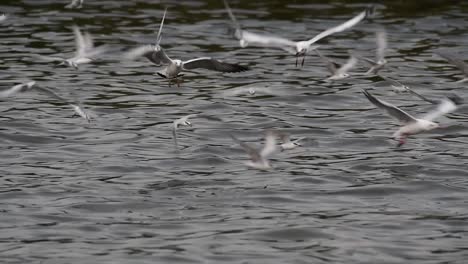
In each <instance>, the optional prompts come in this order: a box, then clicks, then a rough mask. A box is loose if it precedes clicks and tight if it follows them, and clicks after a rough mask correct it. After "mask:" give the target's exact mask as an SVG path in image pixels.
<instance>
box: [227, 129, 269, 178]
mask: <svg viewBox="0 0 468 264" xmlns="http://www.w3.org/2000/svg"><path fill="white" fill-rule="evenodd" d="M230 136H231V138H232V139H233V140H234V141H235V142H237V143H238V144H239V145H240V146H241V147H242V148H243V149H244V150H245V152H247V154H248V155H249V156H250V160H249V161H247V162H245V165H247V166H248V167H251V168H254V169H258V170H268V169H271V168H272V167H271V164H270V161H269V160H268V157H269V156H271V154H273V153H274V152H275V151H276V135H275V133H274V132H273V131H267V132H266V135H265V145H264V146H263V148H262V149H256V148H254V147H252V146H250V145H249V144H247V143H245V142H243V141H241V140H239V139H238V138H236V137H235V136H233V135H230Z"/></svg>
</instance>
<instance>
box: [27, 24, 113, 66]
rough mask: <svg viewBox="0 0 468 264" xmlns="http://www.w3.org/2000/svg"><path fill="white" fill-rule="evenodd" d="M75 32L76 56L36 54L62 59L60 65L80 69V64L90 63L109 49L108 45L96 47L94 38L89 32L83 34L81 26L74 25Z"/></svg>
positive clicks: (51, 58)
mask: <svg viewBox="0 0 468 264" xmlns="http://www.w3.org/2000/svg"><path fill="white" fill-rule="evenodd" d="M73 33H74V34H75V42H76V52H75V56H74V57H72V58H69V59H64V58H61V57H52V56H43V55H34V56H36V57H38V58H40V59H42V60H45V61H60V62H61V63H60V65H67V66H70V67H73V68H75V69H78V66H79V65H80V64H85V63H90V62H92V61H93V60H94V58H95V57H96V56H98V55H100V54H102V53H104V52H106V51H107V47H106V46H99V47H94V44H93V39H92V37H91V35H90V34H89V33H87V32H86V33H85V34H84V35H83V34H81V31H80V28H79V27H77V26H73Z"/></svg>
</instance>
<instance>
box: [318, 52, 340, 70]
mask: <svg viewBox="0 0 468 264" xmlns="http://www.w3.org/2000/svg"><path fill="white" fill-rule="evenodd" d="M315 53H317V55H318V56H319V57H320V59H321V60H322V61H323V62H325V64H326V66H327V69H328V71H329V72H330V73H331V74H332V75H333V74H335V73H336V71H337V70H338V68H339V67H340V65H339V64H337V63H335V62H333V61H331V60H330V59H329V58H327V57H325V56H324V55H322V53H320V52H319V51H318V50H317V49H316V50H315Z"/></svg>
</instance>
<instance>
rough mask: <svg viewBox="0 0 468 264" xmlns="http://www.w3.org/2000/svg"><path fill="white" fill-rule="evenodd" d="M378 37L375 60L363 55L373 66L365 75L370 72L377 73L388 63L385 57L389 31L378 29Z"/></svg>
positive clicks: (363, 58)
mask: <svg viewBox="0 0 468 264" xmlns="http://www.w3.org/2000/svg"><path fill="white" fill-rule="evenodd" d="M376 39H377V50H376V56H375V60H372V59H369V58H366V57H361V59H362V60H364V61H365V62H367V63H369V64H370V65H371V68H370V69H369V70H368V71H367V72H366V73H365V75H370V74H377V73H378V72H379V71H380V70H381V69H383V67H384V66H385V64H387V60H386V59H385V50H386V49H387V33H385V31H378V32H377V33H376Z"/></svg>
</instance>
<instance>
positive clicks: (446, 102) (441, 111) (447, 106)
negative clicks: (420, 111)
mask: <svg viewBox="0 0 468 264" xmlns="http://www.w3.org/2000/svg"><path fill="white" fill-rule="evenodd" d="M457 108H458V106H457V104H455V103H454V102H453V101H452V100H450V99H448V98H445V99H442V100H441V101H440V103H439V104H438V105H437V107H436V108H435V109H434V110H432V111H430V112H429V113H427V114H426V115H425V116H424V117H423V119H425V120H429V121H432V120H435V119H437V118H439V117H441V116H443V115H445V114H448V113H451V112H453V111H455V110H457Z"/></svg>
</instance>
